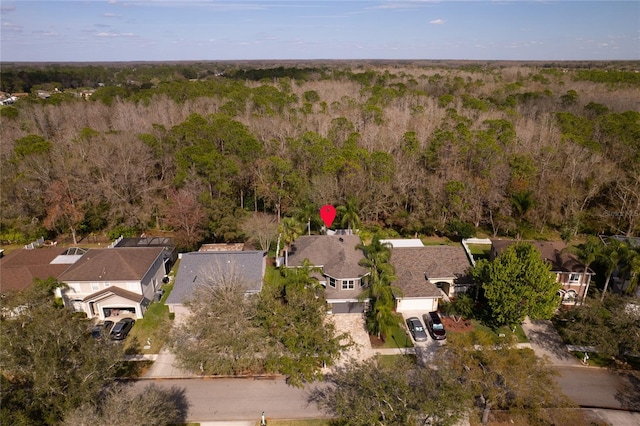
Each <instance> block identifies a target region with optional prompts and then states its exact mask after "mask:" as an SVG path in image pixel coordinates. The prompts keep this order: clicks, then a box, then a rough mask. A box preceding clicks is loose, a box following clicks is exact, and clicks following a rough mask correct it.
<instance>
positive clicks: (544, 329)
mask: <svg viewBox="0 0 640 426" xmlns="http://www.w3.org/2000/svg"><path fill="white" fill-rule="evenodd" d="M522 329H523V330H524V333H525V334H526V336H527V338H528V339H529V342H530V344H531V349H533V351H534V352H535V354H536V355H537V356H538V357H540V358H546V359H547V360H548V361H549V362H550V363H551V365H558V366H566V367H576V366H580V365H581V364H580V361H578V360H577V359H576V358H575V357H574V356H573V355H572V354H571V353H570V352H569V351H568V350H567V345H566V344H565V343H564V342H563V341H562V339H561V338H560V335H559V334H558V332H557V331H556V329H555V327H554V326H553V324H552V323H551V321H548V320H531V319H529V318H528V317H527V318H526V319H525V321H524V323H523V324H522Z"/></svg>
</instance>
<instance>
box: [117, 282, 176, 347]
mask: <svg viewBox="0 0 640 426" xmlns="http://www.w3.org/2000/svg"><path fill="white" fill-rule="evenodd" d="M162 289H163V290H164V295H163V296H162V299H160V301H159V302H153V303H151V305H149V308H148V309H147V311H146V312H145V314H144V318H142V319H139V320H137V321H136V323H135V325H134V326H133V328H132V329H131V332H130V333H129V336H127V339H126V341H125V351H126V352H127V353H139V354H157V353H159V352H160V348H162V345H164V342H165V341H166V338H167V335H168V334H169V331H170V330H171V326H172V321H171V319H170V317H169V307H168V306H167V305H166V304H165V301H166V300H167V297H169V294H170V293H171V290H172V289H173V284H169V285H165V286H163V287H162ZM147 343H151V345H150V346H151V348H149V349H145V346H147Z"/></svg>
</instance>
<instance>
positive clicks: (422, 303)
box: [396, 297, 438, 312]
mask: <svg viewBox="0 0 640 426" xmlns="http://www.w3.org/2000/svg"><path fill="white" fill-rule="evenodd" d="M396 302H397V304H396V311H397V312H408V311H424V312H432V311H437V310H438V299H437V298H431V297H416V298H398V299H396Z"/></svg>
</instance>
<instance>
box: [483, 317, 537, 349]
mask: <svg viewBox="0 0 640 426" xmlns="http://www.w3.org/2000/svg"><path fill="white" fill-rule="evenodd" d="M471 322H472V324H473V328H474V330H484V331H486V332H488V333H490V334H491V335H493V336H495V338H496V339H500V337H501V335H505V336H508V335H510V334H515V336H516V339H517V340H516V341H517V342H518V343H528V342H529V339H527V335H526V334H525V333H524V330H523V329H522V326H521V325H518V326H516V330H515V331H511V329H510V328H509V327H508V326H506V325H503V326H502V327H498V328H491V327H489V326H486V325H484V324H483V323H481V322H480V321H478V320H475V319H474V320H471Z"/></svg>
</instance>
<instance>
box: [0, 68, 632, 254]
mask: <svg viewBox="0 0 640 426" xmlns="http://www.w3.org/2000/svg"><path fill="white" fill-rule="evenodd" d="M227 65H228V67H227V70H226V71H225V73H224V75H221V73H219V72H217V71H214V70H213V69H210V70H209V71H211V72H209V71H206V72H205V70H203V69H199V68H198V67H197V66H196V65H190V66H192V67H193V72H194V73H195V78H193V79H187V78H186V76H185V75H184V74H181V75H180V77H179V78H177V77H176V75H177V74H176V70H177V69H179V68H177V67H176V66H157V67H154V66H151V65H146V66H143V67H141V68H142V69H144V72H145V73H146V74H148V75H152V74H153V71H154V70H156V69H157V74H156V77H153V78H150V79H149V80H148V81H146V82H143V81H142V79H138V80H137V82H135V84H134V82H132V81H129V83H128V84H121V85H118V84H114V85H105V86H104V87H99V88H97V90H96V91H95V93H94V94H93V96H92V97H91V98H90V99H89V100H83V99H77V98H73V97H64V98H58V99H56V100H55V101H52V100H32V101H30V102H29V101H23V100H21V101H19V102H18V103H16V104H15V105H13V106H9V107H3V108H2V109H1V110H0V114H1V116H2V133H3V138H2V141H3V142H2V151H1V152H0V155H1V156H2V169H3V173H2V194H3V195H2V210H3V215H2V222H1V224H0V225H1V226H2V229H1V235H0V239H3V240H28V239H29V238H32V237H33V236H34V235H38V236H39V235H42V233H43V232H45V231H46V232H48V233H49V236H50V237H55V235H56V234H57V233H68V232H71V233H72V234H73V235H74V236H82V235H87V234H89V233H102V232H105V231H106V232H109V233H111V234H114V235H118V234H120V233H138V232H142V231H143V230H146V229H149V228H162V229H171V230H174V231H177V232H178V233H181V235H183V236H184V239H185V241H189V244H195V242H196V241H202V240H208V241H231V240H238V239H243V238H245V235H244V233H243V231H242V221H243V220H244V218H245V217H246V216H248V215H250V214H251V213H252V212H254V213H255V212H260V213H263V212H264V213H269V214H273V215H274V217H276V218H278V219H279V218H281V217H283V216H290V217H298V218H299V220H300V221H302V222H303V223H306V222H307V220H308V219H309V217H311V216H313V217H314V218H315V216H317V212H318V208H319V206H321V205H323V204H326V203H330V204H334V205H347V204H348V205H350V206H355V208H356V210H357V214H358V215H359V217H360V218H361V219H362V221H363V225H364V226H367V227H371V228H385V229H391V230H393V231H395V232H397V233H398V234H399V235H414V234H416V233H419V234H432V233H442V232H443V233H448V234H451V235H457V236H469V235H473V234H474V233H476V232H477V231H478V230H483V231H485V232H488V233H489V234H491V235H508V236H516V235H520V236H523V237H529V238H531V237H540V236H541V234H542V236H544V235H545V234H548V233H549V232H559V233H561V235H562V236H563V238H565V239H570V238H571V237H572V236H574V235H576V234H577V233H602V232H607V233H616V234H618V233H621V234H627V235H630V234H633V233H637V232H638V230H639V229H640V113H639V112H638V111H639V110H640V101H639V100H640V85H639V84H638V81H637V79H636V78H635V77H624V78H622V77H620V76H621V75H624V76H627V75H636V73H635V72H634V71H633V70H630V71H622V70H621V71H616V72H611V70H609V71H608V72H606V73H601V74H598V73H597V72H596V73H595V74H593V73H594V71H593V70H581V69H574V68H571V69H558V68H542V67H541V68H537V67H532V66H517V65H513V66H500V67H498V66H496V67H492V66H488V65H485V64H483V65H482V66H480V65H478V66H471V65H469V64H466V65H464V66H461V67H457V68H456V67H435V66H416V65H411V64H397V65H391V64H379V65H371V64H356V65H354V66H353V67H338V66H335V65H332V66H331V67H325V68H322V67H309V68H303V69H299V70H296V72H293V71H291V70H293V68H291V70H290V69H289V68H286V67H279V68H275V69H274V70H273V72H272V73H271V74H270V73H269V70H267V69H259V70H251V69H247V70H244V71H242V72H239V71H238V70H237V69H236V70H235V71H233V70H231V66H230V65H229V64H227ZM184 67H186V65H185V66H183V68H184ZM169 71H171V72H169ZM12 72H16V70H15V69H13V70H12ZM131 72H138V71H132V69H131V68H130V67H127V68H126V69H124V70H121V71H119V73H120V74H123V75H127V76H128V77H131V75H129V74H130V73H131ZM586 72H589V73H592V74H593V75H594V76H595V75H597V76H598V78H602V77H601V76H602V75H611V76H612V78H613V80H611V81H606V82H605V83H604V84H603V83H601V82H598V81H594V80H596V78H595V77H589V75H591V74H584V73H586ZM127 73H129V74H127ZM227 76H228V77H227ZM240 76H242V78H239V77H240ZM61 77H62V76H60V75H58V76H57V77H56V78H61ZM229 77H230V78H229ZM587 77H589V78H587ZM127 80H131V79H130V78H127ZM139 83H140V84H139ZM3 84H4V76H3ZM338 220H340V218H338ZM314 223H317V219H316V220H315V221H314ZM313 227H314V229H318V228H319V225H314V226H313Z"/></svg>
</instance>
